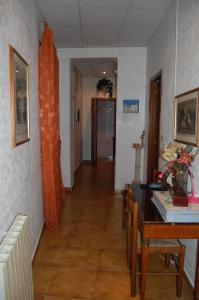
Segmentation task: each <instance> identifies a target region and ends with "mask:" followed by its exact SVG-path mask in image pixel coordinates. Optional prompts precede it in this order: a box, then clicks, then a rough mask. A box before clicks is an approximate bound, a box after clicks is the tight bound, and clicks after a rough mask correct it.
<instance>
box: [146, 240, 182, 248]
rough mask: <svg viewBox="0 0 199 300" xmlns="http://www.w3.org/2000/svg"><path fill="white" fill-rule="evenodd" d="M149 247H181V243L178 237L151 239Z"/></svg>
mask: <svg viewBox="0 0 199 300" xmlns="http://www.w3.org/2000/svg"><path fill="white" fill-rule="evenodd" d="M149 247H181V244H180V242H179V241H178V240H176V239H151V240H149Z"/></svg>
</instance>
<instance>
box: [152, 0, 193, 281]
mask: <svg viewBox="0 0 199 300" xmlns="http://www.w3.org/2000/svg"><path fill="white" fill-rule="evenodd" d="M176 24H177V26H176ZM198 27H199V2H198V0H193V1H192V0H191V1H190V0H180V1H178V3H177V1H176V0H174V1H173V2H172V4H171V5H170V7H169V10H168V12H167V14H166V15H165V17H164V19H163V20H162V22H161V23H160V24H159V26H158V28H157V30H156V31H155V33H154V35H153V37H152V39H151V40H150V43H149V45H148V49H147V83H148V82H149V80H150V78H151V77H152V76H154V75H155V74H156V73H157V72H158V71H159V70H161V69H162V103H161V105H162V106H161V128H160V136H161V137H162V142H161V143H162V146H163V144H168V143H169V142H171V141H173V113H174V110H173V98H174V96H175V95H177V94H181V93H183V92H185V91H188V90H190V89H193V88H196V87H198V76H199V52H198V48H199V32H198ZM176 46H177V47H176ZM193 171H194V175H195V185H196V191H197V193H198V194H199V183H198V182H199V157H197V158H196V160H195V162H194V164H193ZM184 243H185V245H186V259H185V270H186V273H187V275H188V276H189V278H190V280H191V281H192V283H193V282H194V273H195V255H196V241H193V240H189V241H188V240H185V241H184Z"/></svg>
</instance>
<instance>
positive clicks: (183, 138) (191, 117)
mask: <svg viewBox="0 0 199 300" xmlns="http://www.w3.org/2000/svg"><path fill="white" fill-rule="evenodd" d="M198 96H199V89H195V90H192V91H190V92H187V93H184V94H181V95H178V96H176V97H175V121H174V122H175V126H174V128H175V129H174V139H175V141H178V142H182V143H185V144H191V145H194V146H199V138H198V130H199V126H198V125H199V124H198V122H199V117H198V108H199V107H198Z"/></svg>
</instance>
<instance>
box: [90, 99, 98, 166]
mask: <svg viewBox="0 0 199 300" xmlns="http://www.w3.org/2000/svg"><path fill="white" fill-rule="evenodd" d="M91 162H92V165H94V166H96V165H97V100H96V98H92V99H91Z"/></svg>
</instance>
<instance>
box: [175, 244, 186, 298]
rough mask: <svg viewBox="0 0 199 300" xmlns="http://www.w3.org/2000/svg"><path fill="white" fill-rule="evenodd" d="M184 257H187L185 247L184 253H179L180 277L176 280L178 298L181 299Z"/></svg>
mask: <svg viewBox="0 0 199 300" xmlns="http://www.w3.org/2000/svg"><path fill="white" fill-rule="evenodd" d="M184 256H185V247H183V250H182V252H181V253H179V266H178V275H177V278H176V295H177V297H180V296H181V293H182V279H183V267H184Z"/></svg>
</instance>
